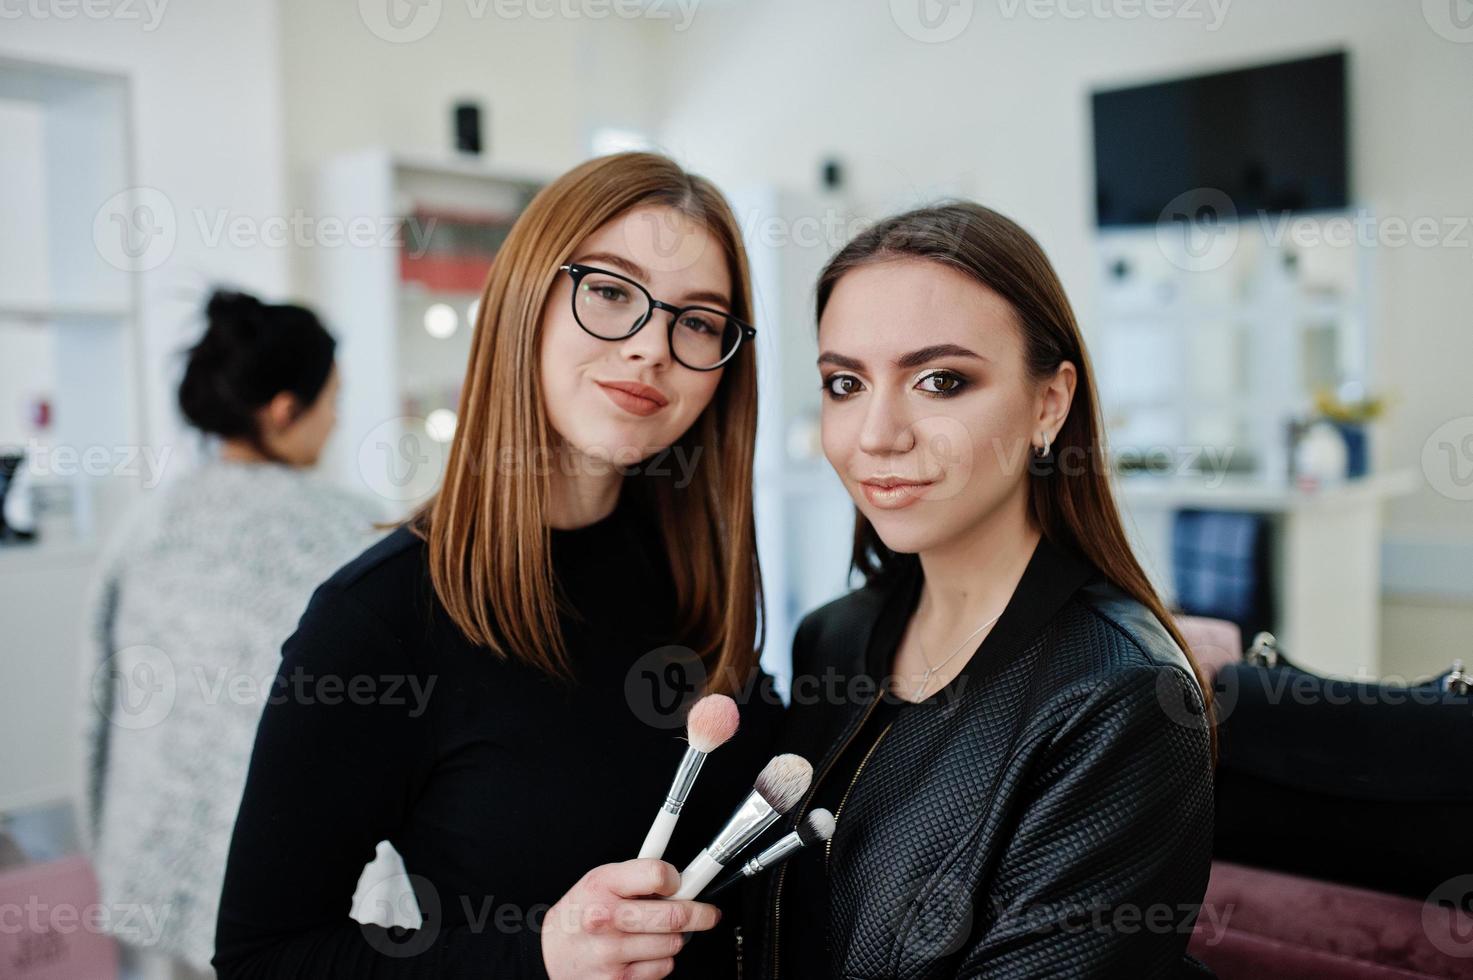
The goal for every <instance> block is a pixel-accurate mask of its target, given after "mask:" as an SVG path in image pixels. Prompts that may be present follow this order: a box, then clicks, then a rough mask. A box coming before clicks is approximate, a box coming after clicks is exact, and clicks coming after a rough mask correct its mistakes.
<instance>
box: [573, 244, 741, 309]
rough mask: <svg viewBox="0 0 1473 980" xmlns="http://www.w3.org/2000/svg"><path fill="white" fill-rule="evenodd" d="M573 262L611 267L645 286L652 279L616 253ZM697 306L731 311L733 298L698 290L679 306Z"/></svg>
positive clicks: (642, 269) (639, 267) (642, 268)
mask: <svg viewBox="0 0 1473 980" xmlns="http://www.w3.org/2000/svg"><path fill="white" fill-rule="evenodd" d="M573 261H574V262H575V263H576V264H578V265H611V266H613V267H614V268H615V269H617V270H618V271H620V272H622V273H624V274H625V275H626V276H628V277H629V278H630V279H637V280H639V283H640V285H644V284H645V283H647V282H649V279H650V274H649V272H648V271H647V270H646V269H645V267H644V266H642V265H640V264H639V263H638V262H634V261H631V260H630V259H626V258H625V257H624V256H622V255H618V254H615V253H614V252H589V253H588V254H587V255H584V256H583V257H582V258H578V259H574V260H573ZM646 288H648V287H646ZM657 298H660V297H657ZM695 304H700V305H709V306H719V307H721V308H722V309H723V310H729V309H731V298H730V297H728V296H726V295H725V294H724V293H716V292H712V291H710V290H707V289H698V290H696V291H694V292H689V293H686V294H685V296H684V298H683V300H682V301H681V302H680V303H679V304H677V305H685V306H690V305H695Z"/></svg>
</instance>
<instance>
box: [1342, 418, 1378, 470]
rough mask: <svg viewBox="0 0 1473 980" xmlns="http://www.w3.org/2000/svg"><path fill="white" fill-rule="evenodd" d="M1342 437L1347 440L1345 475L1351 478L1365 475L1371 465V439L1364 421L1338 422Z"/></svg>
mask: <svg viewBox="0 0 1473 980" xmlns="http://www.w3.org/2000/svg"><path fill="white" fill-rule="evenodd" d="M1335 428H1337V429H1339V430H1340V438H1342V439H1344V440H1345V475H1346V476H1347V477H1349V478H1350V479H1352V480H1353V479H1355V478H1356V477H1361V476H1365V475H1366V474H1367V473H1368V472H1369V471H1370V467H1371V454H1370V440H1369V438H1367V436H1368V433H1367V432H1366V425H1365V423H1364V422H1336V423H1335Z"/></svg>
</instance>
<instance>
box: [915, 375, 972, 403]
mask: <svg viewBox="0 0 1473 980" xmlns="http://www.w3.org/2000/svg"><path fill="white" fill-rule="evenodd" d="M971 385H972V381H971V379H970V378H968V377H967V376H966V375H964V374H962V373H961V372H959V371H948V370H945V369H938V370H933V371H927V372H925V373H924V374H922V375H920V377H918V378H916V380H915V384H914V385H913V387H915V388H917V389H919V390H920V391H923V392H925V393H926V394H928V395H931V396H933V397H936V398H951V397H953V396H954V395H959V394H961V393H962V392H963V391H965V390H966V389H967V388H970V387H971Z"/></svg>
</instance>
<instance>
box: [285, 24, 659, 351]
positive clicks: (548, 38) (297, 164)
mask: <svg viewBox="0 0 1473 980" xmlns="http://www.w3.org/2000/svg"><path fill="white" fill-rule="evenodd" d="M365 6H367V7H377V6H385V5H383V4H377V5H375V4H369V5H360V4H355V3H283V4H282V6H281V17H282V38H283V49H282V50H283V79H284V82H285V86H286V90H287V92H288V93H289V98H288V100H287V103H286V116H285V121H286V127H287V128H286V134H287V165H288V169H289V175H290V181H291V184H290V186H291V189H292V195H293V198H294V199H295V200H297V201H299V202H304V203H305V202H307V201H309V200H310V199H311V186H312V177H313V173H314V171H315V168H316V167H317V166H318V165H319V164H321V163H322V162H323V161H324V160H326V159H327V158H328V157H330V156H332V155H333V154H335V153H340V152H344V151H351V150H359V149H365V148H370V147H383V148H387V149H390V150H393V151H399V152H408V153H414V154H434V153H443V154H446V155H449V154H450V153H451V149H452V147H453V146H454V139H453V130H452V124H451V107H452V106H453V105H454V104H455V103H456V102H457V101H461V100H472V101H477V102H479V103H480V104H481V106H482V110H483V127H482V142H483V158H484V159H486V160H488V161H491V162H494V163H496V164H499V165H505V166H506V167H508V168H510V169H515V170H518V171H525V172H528V173H534V174H535V173H543V174H548V175H556V174H558V173H560V172H562V171H563V170H566V169H568V168H569V167H571V166H573V165H574V164H576V163H578V162H580V161H582V160H583V159H584V158H585V157H586V156H587V155H588V145H589V136H590V133H591V132H592V130H593V129H594V128H595V127H598V126H623V127H632V128H634V129H638V130H646V131H647V130H650V129H652V128H653V127H654V125H655V123H656V121H657V117H656V115H655V113H654V111H653V110H654V102H655V96H654V93H655V92H656V91H657V89H656V84H657V82H658V81H660V80H661V79H662V78H663V76H661V75H658V74H657V72H658V70H659V66H658V63H657V60H656V59H655V58H653V57H646V56H645V52H654V51H658V50H661V48H660V39H661V37H663V36H665V35H668V34H670V33H672V32H673V31H674V29H675V28H676V27H677V26H678V25H679V24H680V23H681V21H680V20H679V19H678V14H677V15H676V18H677V19H672V20H660V19H653V18H649V17H646V18H619V17H604V18H602V19H593V17H592V16H591V14H593V13H596V12H597V11H598V10H599V9H609V6H608V5H607V4H604V5H603V6H602V8H600V4H599V3H597V2H594V3H591V4H565V5H562V6H559V5H558V4H553V3H550V2H540V0H532V2H528V3H521V2H508V0H484V2H482V0H447V2H445V3H443V4H442V3H431V4H425V5H422V6H421V7H419V8H417V9H418V11H419V12H418V13H417V14H416V15H415V16H414V18H412V19H411V20H410V21H409V22H408V24H407V25H406V26H405V27H404V28H402V29H398V28H393V27H389V26H387V25H386V23H373V24H370V23H369V21H368V20H366V19H365V16H364V15H363V14H362V13H361V11H362V10H363V9H364V8H365ZM564 8H566V9H568V10H571V11H573V12H574V13H578V12H579V11H582V12H583V15H582V16H573V17H569V16H562V15H555V16H545V15H547V14H552V13H555V12H556V11H558V10H560V9H564ZM534 13H535V15H534ZM396 39H397V40H396ZM318 248H319V246H318V245H315V244H309V245H307V246H306V247H304V248H299V249H297V250H296V256H295V262H294V269H293V276H294V282H295V284H296V287H297V290H298V291H299V292H301V293H302V294H303V295H306V296H308V297H311V296H312V295H313V294H314V290H315V283H314V274H313V268H314V258H315V255H314V253H315V252H316V250H317V249H318ZM338 326H339V328H341V329H350V327H349V326H348V325H338Z"/></svg>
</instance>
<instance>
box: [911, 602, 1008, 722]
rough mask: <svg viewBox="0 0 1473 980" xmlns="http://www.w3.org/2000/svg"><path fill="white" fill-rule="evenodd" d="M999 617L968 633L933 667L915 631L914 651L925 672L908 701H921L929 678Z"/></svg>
mask: <svg viewBox="0 0 1473 980" xmlns="http://www.w3.org/2000/svg"><path fill="white" fill-rule="evenodd" d="M1001 617H1002V613H998V614H997V615H996V616H993V617H992V618H991V619H989V620H988V621H987V622H985V623H983V624H982V625H981V626H978V627H977V628H976V629H974V630H972V632H970V633H968V634H967V638H966V639H965V640H962V642H961V643H960V644H958V646H957V648H956V649H955V650H953V651H951V653H949V654H947V656H946V659H945V660H943V661H941V662H940V663H939V664H936V665H934V666H932V664H931V655H930V654H928V653H927V652H926V645H925V644H924V643H922V642H921V634H920V632H919V631H917V632H916V649H918V650H920V651H921V659H922V660H924V661H925V662H926V672H925V673H924V674H922V675H921V683H920V686H919V687H917V688H916V689H915V690H914V691H912V692H911V695H910V699H911V700H912V701H919V700H920V699H921V695H922V694H923V693H924V692H925V690H926V688H927V687H928V686H929V685H930V683H931V678H932V677H934V676H935V674H936V672H937V671H938V670H940V669H941V668H942V667H945V666H946V665H947V664H949V663H951V661H952V660H954V659H955V658H956V655H957V654H959V653H961V652H962V651H963V650H965V649H966V648H967V644H968V643H970V642H971V640H972V638H973V637H975V636H976V635H977V634H978V633H980V632H982V631H983V630H985V629H986V628H987V627H989V626H991V625H992V624H993V623H995V622H997V621H998V620H999V619H1000V618H1001Z"/></svg>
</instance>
